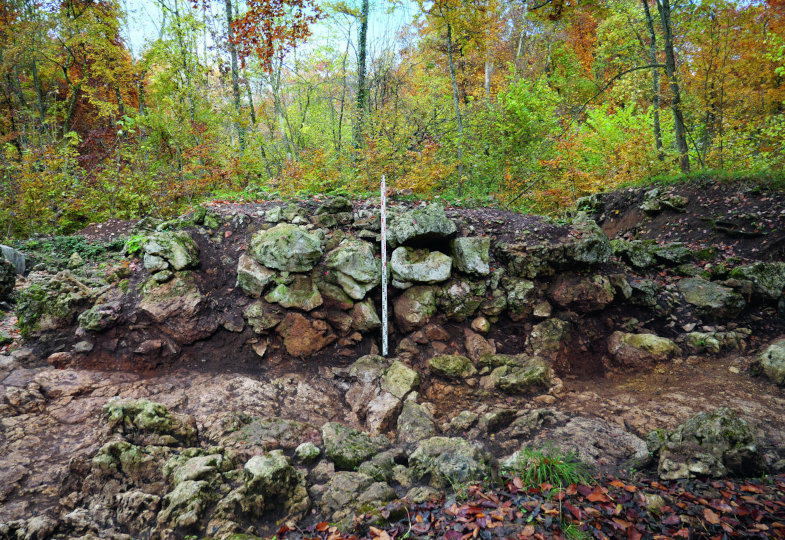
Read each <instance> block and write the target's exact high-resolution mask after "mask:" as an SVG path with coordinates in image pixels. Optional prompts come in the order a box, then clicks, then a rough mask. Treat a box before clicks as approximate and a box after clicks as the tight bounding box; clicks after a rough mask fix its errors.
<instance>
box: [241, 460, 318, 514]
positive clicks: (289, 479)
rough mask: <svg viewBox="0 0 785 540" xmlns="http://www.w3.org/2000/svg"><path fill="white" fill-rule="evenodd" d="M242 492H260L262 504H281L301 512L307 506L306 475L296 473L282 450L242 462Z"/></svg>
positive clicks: (288, 508)
mask: <svg viewBox="0 0 785 540" xmlns="http://www.w3.org/2000/svg"><path fill="white" fill-rule="evenodd" d="M243 469H244V471H245V493H246V494H252V495H260V496H261V497H262V499H263V501H264V505H265V507H269V506H282V507H283V508H284V510H286V511H289V512H293V511H294V512H298V511H299V512H302V511H303V510H305V509H306V508H307V507H308V506H310V500H309V499H308V493H307V491H306V488H305V478H304V477H302V476H301V475H300V474H298V472H297V470H296V469H295V468H294V467H293V466H292V462H291V461H290V460H289V458H288V457H286V456H285V455H284V453H283V450H273V451H272V452H268V453H267V454H264V455H261V456H253V457H252V458H251V459H250V460H248V462H247V463H246V464H245V466H244V468H243Z"/></svg>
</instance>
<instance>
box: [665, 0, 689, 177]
mask: <svg viewBox="0 0 785 540" xmlns="http://www.w3.org/2000/svg"><path fill="white" fill-rule="evenodd" d="M657 10H658V11H659V12H660V22H661V23H662V29H663V32H664V33H665V73H666V75H667V76H668V81H669V83H670V87H671V108H672V109H673V125H674V131H675V133H676V147H677V148H678V150H679V166H680V167H681V172H683V173H688V172H690V156H689V154H688V150H687V129H686V127H685V126H684V114H683V113H682V110H681V93H680V91H679V80H678V78H677V76H676V54H675V52H674V50H673V30H672V29H671V5H670V0H657Z"/></svg>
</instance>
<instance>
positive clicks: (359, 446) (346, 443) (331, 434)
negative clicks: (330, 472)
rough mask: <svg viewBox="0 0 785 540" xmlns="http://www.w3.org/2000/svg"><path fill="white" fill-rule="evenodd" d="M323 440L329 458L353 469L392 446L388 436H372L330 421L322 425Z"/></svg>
mask: <svg viewBox="0 0 785 540" xmlns="http://www.w3.org/2000/svg"><path fill="white" fill-rule="evenodd" d="M322 441H323V442H324V453H325V455H326V456H327V458H329V459H330V460H332V462H333V463H335V466H336V467H337V468H338V469H343V470H353V469H354V468H355V467H357V466H358V465H359V464H360V463H362V462H363V461H367V460H368V459H370V458H372V457H373V456H375V455H376V454H378V453H379V452H381V451H383V450H385V449H386V448H388V447H389V446H390V441H389V440H387V438H386V437H383V436H381V435H379V436H376V437H372V436H370V435H368V434H367V433H363V432H362V431H359V430H356V429H354V428H351V427H349V426H344V425H343V424H339V423H337V422H329V423H327V424H325V425H324V426H323V427H322Z"/></svg>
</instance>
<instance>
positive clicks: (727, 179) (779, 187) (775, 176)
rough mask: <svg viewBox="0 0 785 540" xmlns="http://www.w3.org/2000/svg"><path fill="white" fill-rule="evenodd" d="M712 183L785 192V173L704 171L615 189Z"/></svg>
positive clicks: (662, 176) (639, 181) (645, 181)
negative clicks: (746, 185)
mask: <svg viewBox="0 0 785 540" xmlns="http://www.w3.org/2000/svg"><path fill="white" fill-rule="evenodd" d="M710 182H719V183H724V184H735V183H739V184H749V185H751V186H753V187H754V188H757V189H760V190H769V191H785V172H783V171H772V170H753V171H749V170H748V171H735V172H734V171H727V170H722V169H704V170H701V171H695V172H691V173H687V174H684V173H679V174H669V175H658V176H653V177H651V178H645V179H641V180H636V181H634V182H625V183H623V184H619V185H618V186H616V187H615V188H614V189H622V188H629V187H646V186H676V185H683V184H694V185H702V184H706V183H710Z"/></svg>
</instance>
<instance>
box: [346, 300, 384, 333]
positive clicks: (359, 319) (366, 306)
mask: <svg viewBox="0 0 785 540" xmlns="http://www.w3.org/2000/svg"><path fill="white" fill-rule="evenodd" d="M351 317H352V328H354V329H355V330H358V331H360V332H362V333H365V332H370V331H371V330H376V329H377V328H380V327H381V326H382V321H381V319H379V314H378V313H376V308H375V307H374V305H373V302H371V299H370V298H369V299H368V300H366V301H365V302H358V303H356V304H355V305H354V307H353V308H352V312H351Z"/></svg>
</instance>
